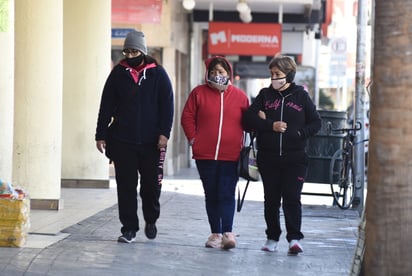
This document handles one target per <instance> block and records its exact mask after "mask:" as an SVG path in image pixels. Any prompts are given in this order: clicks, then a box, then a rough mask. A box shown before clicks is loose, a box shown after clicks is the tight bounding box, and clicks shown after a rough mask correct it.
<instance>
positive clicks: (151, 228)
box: [144, 223, 157, 240]
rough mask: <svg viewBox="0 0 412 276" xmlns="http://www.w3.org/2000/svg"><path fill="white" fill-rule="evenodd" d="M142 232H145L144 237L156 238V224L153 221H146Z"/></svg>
mask: <svg viewBox="0 0 412 276" xmlns="http://www.w3.org/2000/svg"><path fill="white" fill-rule="evenodd" d="M144 233H145V234H146V237H147V238H148V239H150V240H153V239H155V238H156V235H157V228H156V224H154V223H146V226H145V228H144Z"/></svg>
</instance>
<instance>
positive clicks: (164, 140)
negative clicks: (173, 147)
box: [157, 135, 169, 149]
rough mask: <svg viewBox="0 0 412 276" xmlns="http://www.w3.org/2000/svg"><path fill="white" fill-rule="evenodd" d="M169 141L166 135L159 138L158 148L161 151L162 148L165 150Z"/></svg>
mask: <svg viewBox="0 0 412 276" xmlns="http://www.w3.org/2000/svg"><path fill="white" fill-rule="evenodd" d="M168 140H169V139H167V137H166V136H164V135H160V136H159V141H158V142H157V147H158V148H159V149H160V148H165V147H166V146H167V141H168Z"/></svg>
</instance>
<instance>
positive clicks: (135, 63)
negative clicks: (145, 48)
mask: <svg viewBox="0 0 412 276" xmlns="http://www.w3.org/2000/svg"><path fill="white" fill-rule="evenodd" d="M143 58H144V55H140V56H137V57H134V58H126V62H127V64H129V66H130V67H137V66H139V65H140V64H142V61H143Z"/></svg>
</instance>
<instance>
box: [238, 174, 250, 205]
mask: <svg viewBox="0 0 412 276" xmlns="http://www.w3.org/2000/svg"><path fill="white" fill-rule="evenodd" d="M249 182H250V180H248V181H247V182H246V187H245V190H244V191H243V195H242V198H240V188H239V185H238V186H237V211H238V212H240V210H242V206H243V202H244V201H245V195H246V191H247V188H248V187H249Z"/></svg>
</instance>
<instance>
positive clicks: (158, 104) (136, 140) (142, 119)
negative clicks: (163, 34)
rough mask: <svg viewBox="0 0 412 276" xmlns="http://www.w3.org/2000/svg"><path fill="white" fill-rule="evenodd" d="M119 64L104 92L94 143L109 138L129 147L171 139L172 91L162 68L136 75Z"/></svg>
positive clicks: (146, 69) (150, 68) (152, 66)
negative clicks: (128, 144) (129, 145)
mask: <svg viewBox="0 0 412 276" xmlns="http://www.w3.org/2000/svg"><path fill="white" fill-rule="evenodd" d="M133 70H134V69H133V68H130V67H128V66H127V64H126V63H124V62H121V63H120V64H118V65H116V66H115V67H114V68H113V70H112V72H111V73H110V75H109V77H108V78H107V80H106V84H105V86H104V89H103V94H102V98H101V103H100V111H99V117H98V120H97V128H96V135H95V139H96V140H107V137H108V129H109V127H108V126H109V124H110V122H111V120H112V119H113V122H112V123H111V124H110V136H111V138H113V139H115V140H118V141H121V142H125V143H131V144H157V142H158V139H159V135H161V134H162V135H164V136H166V137H167V138H169V136H170V132H171V128H172V122H173V90H172V85H171V83H170V79H169V77H168V76H167V73H166V71H165V70H164V69H163V67H161V66H159V65H156V64H154V63H151V64H147V65H145V67H144V68H142V69H141V70H139V71H136V70H134V71H133Z"/></svg>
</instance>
